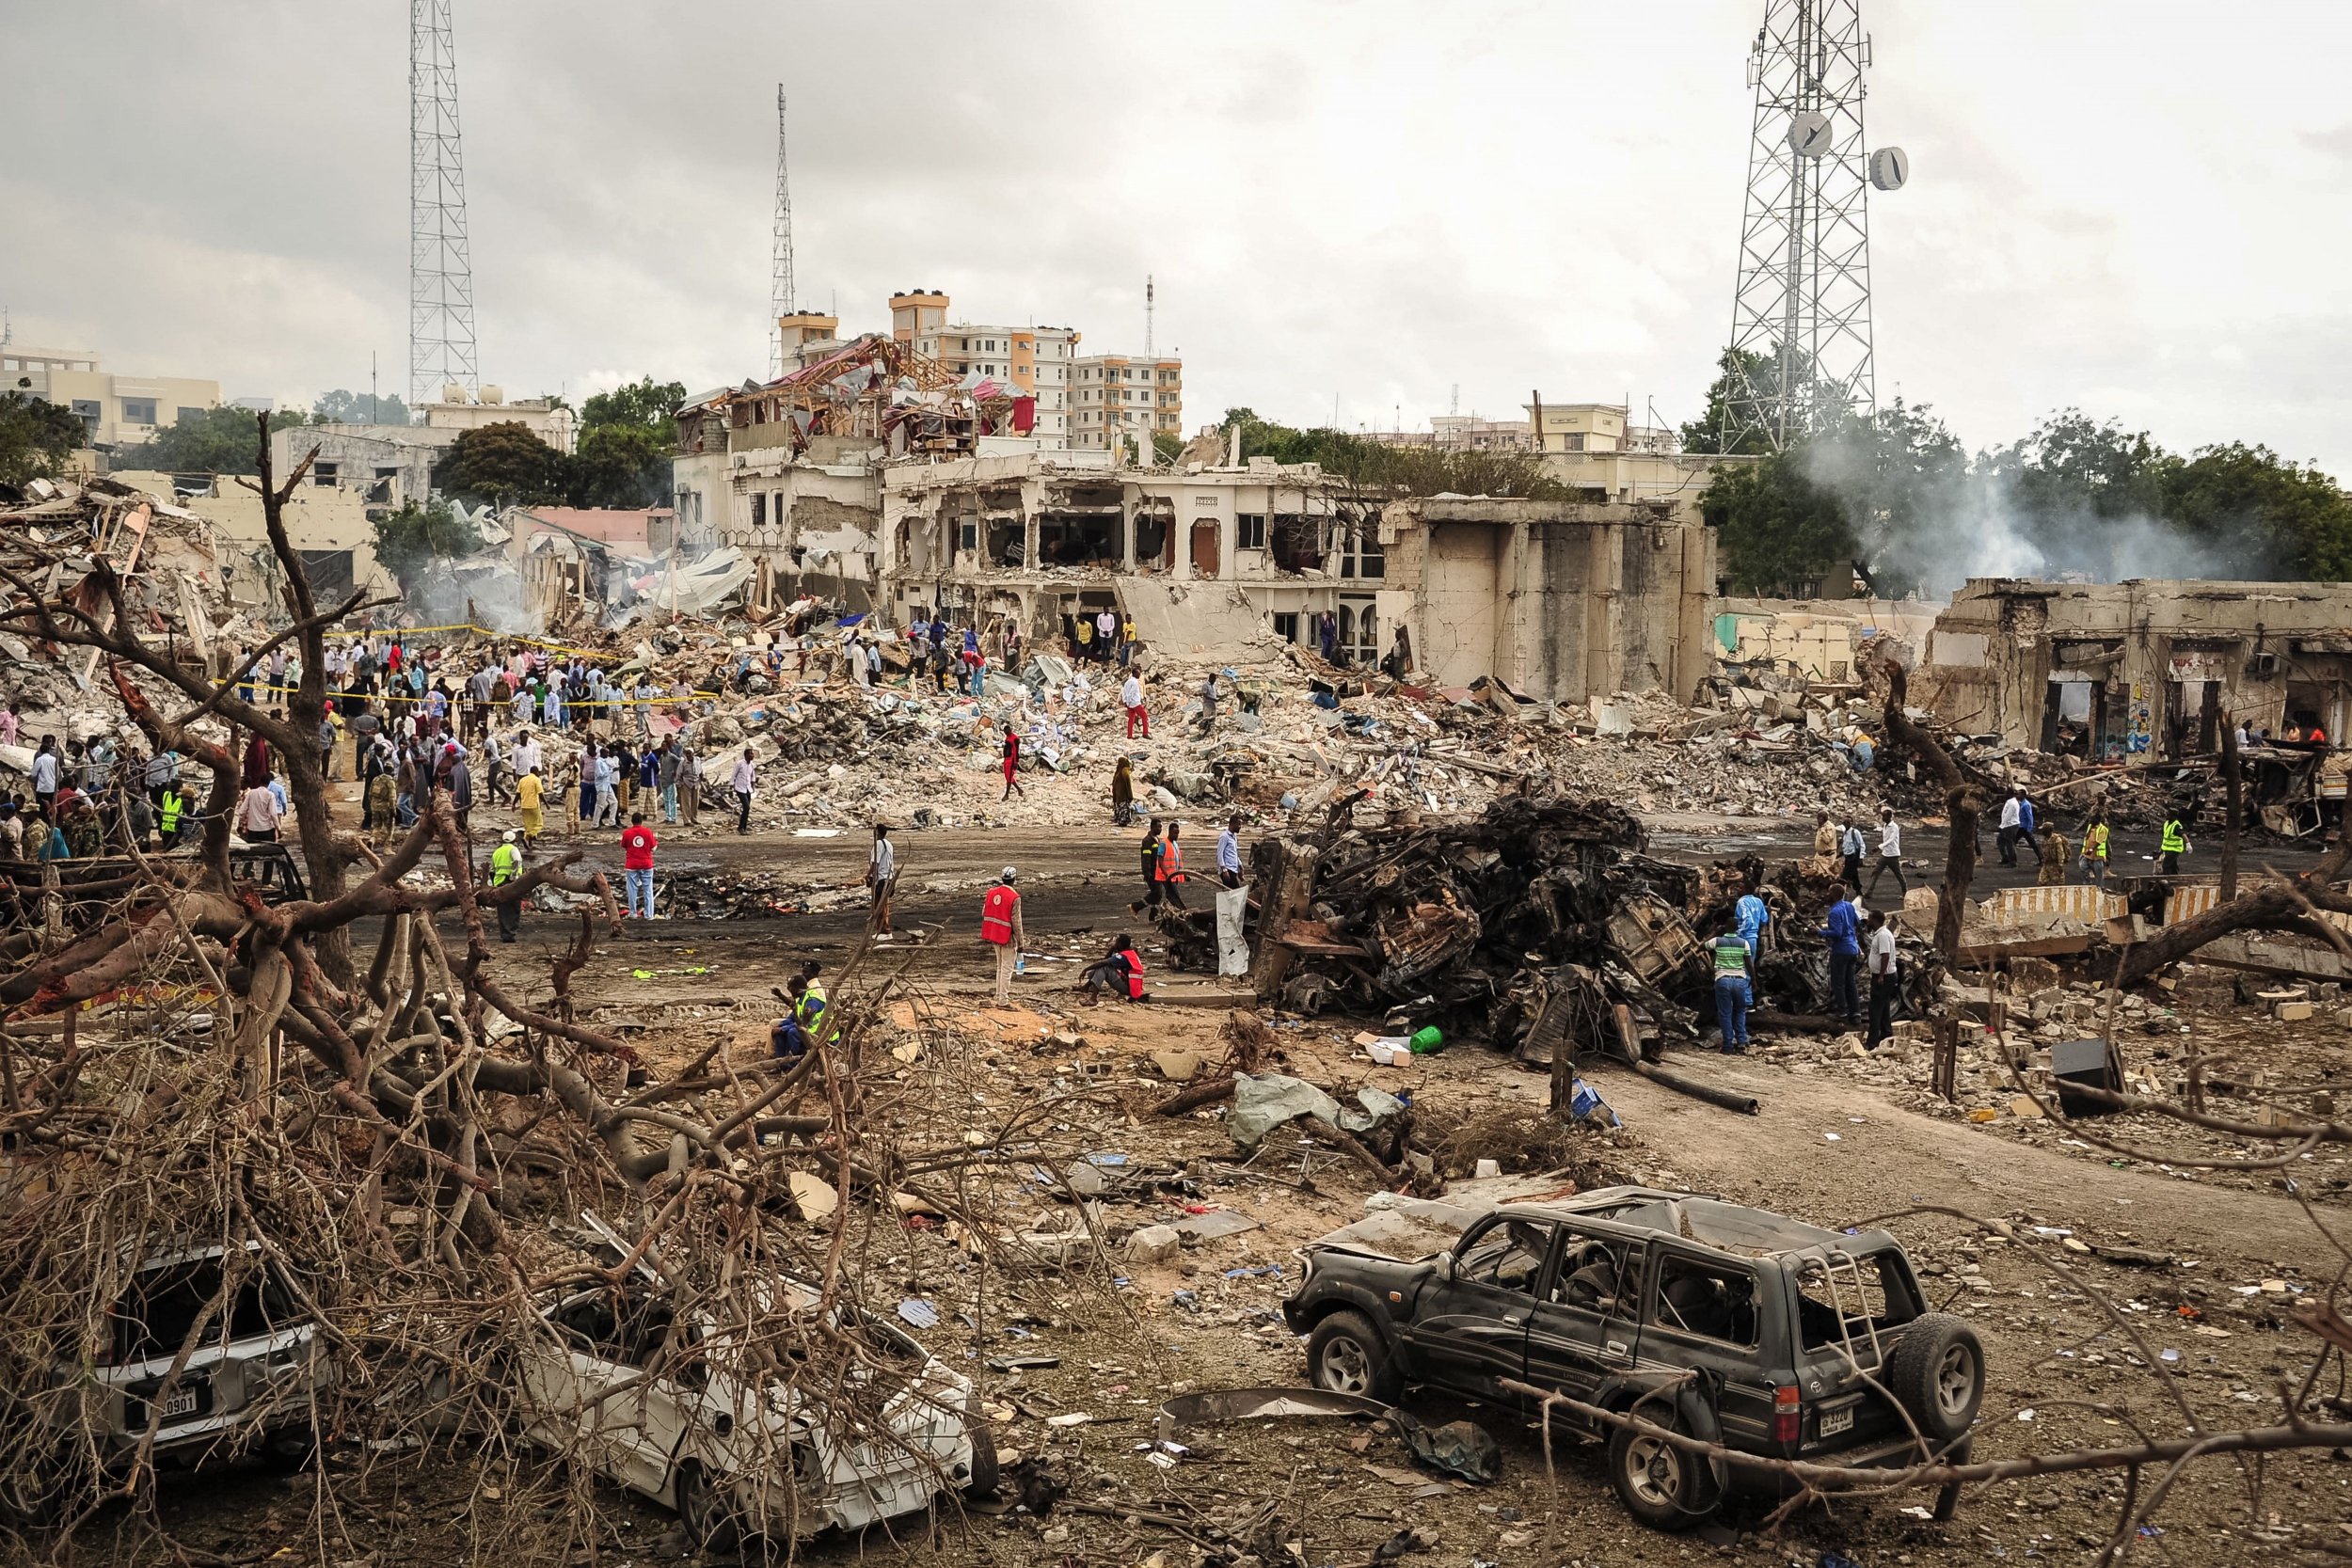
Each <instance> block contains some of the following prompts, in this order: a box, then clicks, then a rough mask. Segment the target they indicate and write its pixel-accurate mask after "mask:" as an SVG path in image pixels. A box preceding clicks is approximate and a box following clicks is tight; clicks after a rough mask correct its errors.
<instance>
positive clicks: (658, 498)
mask: <svg viewBox="0 0 2352 1568" xmlns="http://www.w3.org/2000/svg"><path fill="white" fill-rule="evenodd" d="M569 469H570V472H569V491H570V495H571V501H572V504H573V505H574V506H658V505H660V504H661V503H662V501H663V500H664V499H666V498H667V497H668V495H669V492H670V443H669V442H668V441H667V440H665V439H664V438H662V437H661V436H658V435H656V434H655V433H654V432H652V431H650V430H647V429H645V428H644V426H643V425H633V424H600V425H597V426H596V427H595V428H593V429H591V430H590V431H588V432H587V434H585V435H583V436H580V450H579V451H576V452H574V453H573V454H572V460H571V463H570V465H569Z"/></svg>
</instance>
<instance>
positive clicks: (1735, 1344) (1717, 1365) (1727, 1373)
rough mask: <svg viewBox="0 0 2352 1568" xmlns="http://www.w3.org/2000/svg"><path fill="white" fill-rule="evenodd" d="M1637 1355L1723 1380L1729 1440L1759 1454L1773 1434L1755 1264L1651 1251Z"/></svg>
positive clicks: (1720, 1405)
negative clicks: (1705, 1372) (1712, 1375)
mask: <svg viewBox="0 0 2352 1568" xmlns="http://www.w3.org/2000/svg"><path fill="white" fill-rule="evenodd" d="M1649 1253H1650V1259H1651V1261H1650V1267H1649V1270H1648V1283H1647V1286H1646V1290H1645V1297H1644V1307H1645V1310H1644V1313H1643V1317H1642V1339H1641V1346H1640V1354H1641V1360H1642V1364H1643V1365H1644V1366H1645V1367H1667V1368H1671V1369H1673V1370H1686V1369H1690V1368H1703V1369H1705V1370H1709V1371H1712V1372H1713V1373H1714V1374H1715V1375H1716V1376H1717V1377H1719V1378H1720V1379H1721V1380H1722V1383H1723V1394H1722V1397H1721V1398H1720V1399H1719V1400H1718V1401H1717V1402H1716V1407H1715V1413H1716V1418H1717V1419H1718V1421H1719V1422H1720V1423H1721V1425H1722V1427H1723V1436H1724V1442H1726V1443H1728V1444H1730V1445H1731V1446H1732V1447H1734V1448H1737V1449H1748V1450H1750V1451H1752V1452H1760V1451H1763V1450H1764V1448H1765V1446H1766V1445H1767V1444H1769V1442H1770V1440H1771V1438H1772V1380H1771V1378H1770V1376H1769V1374H1767V1373H1766V1372H1765V1371H1764V1370H1763V1366H1762V1362H1763V1327H1764V1323H1763V1319H1764V1305H1765V1304H1764V1300H1763V1296H1762V1288H1761V1284H1760V1280H1759V1276H1758V1275H1757V1274H1756V1271H1755V1270H1754V1269H1750V1268H1746V1267H1744V1266H1741V1265H1740V1264H1736V1263H1731V1262H1728V1261H1726V1260H1724V1259H1719V1258H1710V1257H1708V1256H1706V1255H1705V1254H1702V1253H1693V1252H1686V1251H1684V1250H1682V1249H1681V1248H1679V1247H1677V1246H1676V1245H1674V1244H1673V1243H1671V1242H1661V1243H1652V1245H1651V1246H1650V1248H1649Z"/></svg>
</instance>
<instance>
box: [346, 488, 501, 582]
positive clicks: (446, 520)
mask: <svg viewBox="0 0 2352 1568" xmlns="http://www.w3.org/2000/svg"><path fill="white" fill-rule="evenodd" d="M369 526H370V527H371V528H372V529H373V531H374V533H375V559H376V560H377V561H379V562H383V564H384V569H385V570H386V571H388V572H389V573H391V574H392V576H393V577H394V578H397V579H399V582H400V586H401V589H402V591H403V592H404V593H405V592H406V591H407V589H408V588H409V586H410V585H411V584H412V583H414V582H415V581H416V579H417V578H418V576H419V575H420V574H421V572H422V571H423V570H424V568H425V566H426V565H427V564H428V563H430V562H434V561H454V560H457V559H458V558H460V557H463V556H469V555H472V554H473V553H474V552H475V551H477V550H479V549H481V548H482V531H481V530H479V529H477V528H475V527H474V526H473V524H472V523H470V522H468V521H467V520H466V519H465V518H463V517H461V516H459V515H457V513H456V512H455V511H454V510H453V508H452V507H451V506H450V505H449V504H448V503H447V502H445V501H434V502H432V503H431V504H429V505H422V506H421V505H419V504H418V503H417V502H415V501H413V500H412V501H406V502H404V503H403V504H402V505H401V508H400V510H399V511H397V512H388V513H385V514H384V515H381V516H379V517H377V518H375V519H374V520H373V522H372V523H371V524H370V525H369Z"/></svg>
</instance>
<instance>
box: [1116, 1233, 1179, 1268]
mask: <svg viewBox="0 0 2352 1568" xmlns="http://www.w3.org/2000/svg"><path fill="white" fill-rule="evenodd" d="M1183 1247H1184V1237H1183V1236H1182V1235H1180V1234H1178V1233H1177V1231H1176V1229H1175V1227H1172V1226H1166V1225H1147V1226H1145V1227H1143V1228H1142V1229H1140V1230H1138V1231H1136V1233H1135V1234H1134V1235H1132V1236H1130V1237H1128V1238H1127V1259H1128V1261H1130V1262H1134V1263H1165V1262H1167V1261H1168V1259H1171V1258H1173V1257H1175V1256H1176V1254H1177V1253H1178V1252H1179V1251H1181V1250H1183Z"/></svg>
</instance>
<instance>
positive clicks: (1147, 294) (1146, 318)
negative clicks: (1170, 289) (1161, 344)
mask: <svg viewBox="0 0 2352 1568" xmlns="http://www.w3.org/2000/svg"><path fill="white" fill-rule="evenodd" d="M1143 356H1144V357H1145V358H1146V359H1155V358H1157V357H1158V356H1157V355H1155V354H1153V353H1152V275H1151V274H1150V273H1148V272H1147V273H1145V274H1144V275H1143Z"/></svg>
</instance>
